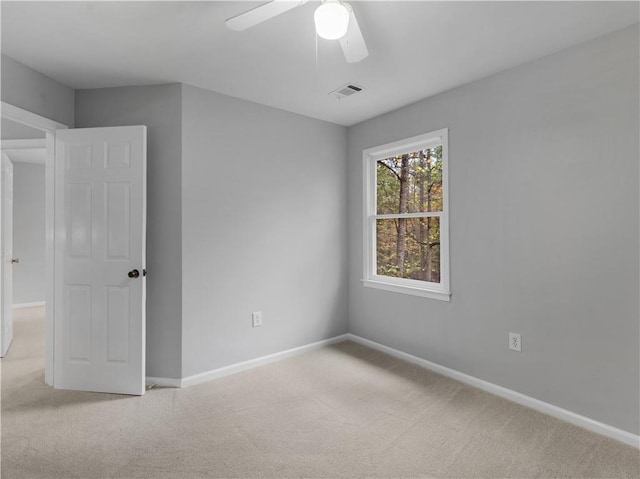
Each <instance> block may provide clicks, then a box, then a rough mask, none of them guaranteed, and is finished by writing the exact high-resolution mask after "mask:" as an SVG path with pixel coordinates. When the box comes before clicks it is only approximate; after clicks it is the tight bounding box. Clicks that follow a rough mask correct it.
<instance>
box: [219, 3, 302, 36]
mask: <svg viewBox="0 0 640 479" xmlns="http://www.w3.org/2000/svg"><path fill="white" fill-rule="evenodd" d="M308 1H309V0H271V1H270V2H269V3H265V4H263V5H258V6H257V7H255V8H252V9H251V10H248V11H246V12H244V13H241V14H239V15H236V16H235V17H231V18H229V19H227V20H226V21H225V22H224V23H226V24H227V27H229V28H230V29H231V30H237V31H239V32H241V31H243V30H246V29H247V28H251V27H253V26H254V25H257V24H258V23H262V22H265V21H267V20H269V19H270V18H273V17H275V16H277V15H280V14H281V13H284V12H286V11H288V10H291V9H292V8H296V7H298V6H300V5H304V4H305V3H307V2H308Z"/></svg>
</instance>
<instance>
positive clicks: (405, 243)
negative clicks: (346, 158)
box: [363, 128, 450, 301]
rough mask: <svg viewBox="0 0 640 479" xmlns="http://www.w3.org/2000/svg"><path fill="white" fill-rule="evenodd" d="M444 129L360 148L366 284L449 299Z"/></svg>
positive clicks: (446, 154)
mask: <svg viewBox="0 0 640 479" xmlns="http://www.w3.org/2000/svg"><path fill="white" fill-rule="evenodd" d="M447 133H448V130H447V129H446V128H445V129H442V130H438V131H434V132H432V133H427V134H425V135H420V136H415V137H413V138H408V139H406V140H401V141H397V142H394V143H388V144H386V145H381V146H377V147H374V148H369V149H367V150H364V152H363V157H364V177H365V188H364V190H365V191H364V195H365V198H364V208H365V211H364V279H363V283H364V285H365V286H369V287H373V288H379V289H385V290H389V291H395V292H399V293H406V294H415V295H419V296H425V297H428V298H434V299H441V300H444V301H449V297H450V290H449V243H448V241H449V216H448V214H449V213H448V198H447V196H448V184H447V178H448V174H447V167H448V151H447V150H448V147H447Z"/></svg>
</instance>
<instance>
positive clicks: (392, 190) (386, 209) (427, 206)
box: [376, 145, 442, 215]
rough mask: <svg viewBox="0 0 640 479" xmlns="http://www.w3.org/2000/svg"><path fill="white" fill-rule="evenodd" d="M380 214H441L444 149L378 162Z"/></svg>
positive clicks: (378, 205) (377, 192)
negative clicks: (439, 212) (434, 212)
mask: <svg viewBox="0 0 640 479" xmlns="http://www.w3.org/2000/svg"><path fill="white" fill-rule="evenodd" d="M376 196H377V214H379V215H387V214H399V213H424V212H432V211H442V145H439V146H436V147H433V148H427V149H425V150H420V151H414V152H412V153H405V154H403V155H398V156H394V157H391V158H385V159H384V160H378V161H377V163H376Z"/></svg>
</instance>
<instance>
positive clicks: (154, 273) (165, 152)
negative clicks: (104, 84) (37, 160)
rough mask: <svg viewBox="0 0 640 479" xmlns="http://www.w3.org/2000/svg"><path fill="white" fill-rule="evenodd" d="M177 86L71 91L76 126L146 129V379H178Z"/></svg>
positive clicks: (180, 306)
mask: <svg viewBox="0 0 640 479" xmlns="http://www.w3.org/2000/svg"><path fill="white" fill-rule="evenodd" d="M181 94H182V87H181V86H180V85H179V84H169V85H154V86H144V87H125V88H103V89H94V90H77V91H76V97H75V104H76V109H75V117H76V126H77V127H78V128H83V127H99V126H120V125H122V126H124V125H146V126H147V205H148V206H147V209H148V211H147V266H148V268H147V269H148V271H149V275H148V276H147V376H153V377H165V378H180V374H181V365H180V364H181V350H180V349H181V331H182V324H181V320H180V316H181V311H182V297H181V296H182V287H181V282H182V248H181V198H180V195H181V188H180V184H181V183H180V182H181V179H180V175H181V166H180V164H181V158H180V156H181V115H182V110H181Z"/></svg>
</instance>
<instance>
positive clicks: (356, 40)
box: [340, 3, 369, 63]
mask: <svg viewBox="0 0 640 479" xmlns="http://www.w3.org/2000/svg"><path fill="white" fill-rule="evenodd" d="M344 5H347V6H348V7H349V10H350V11H351V14H350V15H349V29H348V30H347V33H346V34H345V36H344V37H342V38H341V39H340V46H341V47H342V52H343V53H344V57H345V58H346V60H347V63H357V62H360V61H362V60H364V59H365V58H367V57H368V56H369V50H367V45H366V43H365V42H364V37H363V36H362V32H361V31H360V26H359V25H358V20H356V14H355V13H353V8H352V7H351V5H349V4H348V3H345V4H344Z"/></svg>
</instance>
